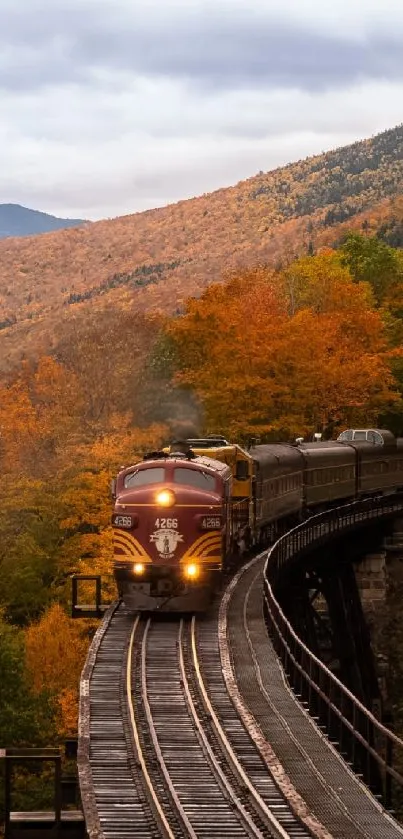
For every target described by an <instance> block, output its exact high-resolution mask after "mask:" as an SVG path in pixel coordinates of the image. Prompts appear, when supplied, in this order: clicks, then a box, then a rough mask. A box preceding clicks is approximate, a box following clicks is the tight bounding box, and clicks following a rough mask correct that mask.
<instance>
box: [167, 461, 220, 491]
mask: <svg viewBox="0 0 403 839" xmlns="http://www.w3.org/2000/svg"><path fill="white" fill-rule="evenodd" d="M174 482H175V484H184V486H190V487H196V488H197V489H207V490H210V491H211V492H214V490H215V485H216V479H215V477H214V475H209V474H208V473H207V472H201V471H200V470H199V469H197V470H196V469H181V468H180V467H178V468H177V469H174Z"/></svg>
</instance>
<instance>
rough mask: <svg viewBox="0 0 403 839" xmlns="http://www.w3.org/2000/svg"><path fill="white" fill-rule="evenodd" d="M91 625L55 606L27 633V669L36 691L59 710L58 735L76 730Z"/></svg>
mask: <svg viewBox="0 0 403 839" xmlns="http://www.w3.org/2000/svg"><path fill="white" fill-rule="evenodd" d="M88 629H89V627H88V623H87V622H86V621H77V620H72V619H71V618H69V617H67V615H66V613H65V612H64V610H63V609H62V608H61V606H59V605H57V604H53V606H51V607H50V608H49V609H48V610H47V612H45V614H44V615H43V616H42V618H41V619H40V620H39V621H38V622H37V623H33V624H31V626H30V627H29V628H28V629H27V630H26V633H25V650H26V666H27V673H28V676H29V681H30V684H31V686H32V690H33V692H34V693H35V694H36V695H37V696H42V697H43V698H46V697H47V698H48V699H49V700H50V701H51V702H53V703H55V704H56V707H57V726H58V732H59V734H60V735H62V736H67V735H69V734H72V733H74V732H75V731H76V728H77V712H78V685H79V679H80V673H81V670H82V667H83V664H84V661H85V656H86V652H87V649H88Z"/></svg>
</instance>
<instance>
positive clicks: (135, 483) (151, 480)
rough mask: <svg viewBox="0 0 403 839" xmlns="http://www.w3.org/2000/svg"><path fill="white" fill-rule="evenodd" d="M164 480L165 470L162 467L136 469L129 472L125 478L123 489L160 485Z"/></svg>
mask: <svg viewBox="0 0 403 839" xmlns="http://www.w3.org/2000/svg"><path fill="white" fill-rule="evenodd" d="M164 480H165V469H164V467H163V466H154V467H153V468H150V469H138V470H137V471H136V472H130V474H129V475H126V477H125V489H128V488H129V487H141V486H145V484H160V483H162V482H163V481H164Z"/></svg>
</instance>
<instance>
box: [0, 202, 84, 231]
mask: <svg viewBox="0 0 403 839" xmlns="http://www.w3.org/2000/svg"><path fill="white" fill-rule="evenodd" d="M85 223H86V222H85V219H82V218H56V216H49V215H48V214H47V213H40V212H39V211H38V210H29V209H28V208H27V207H21V206H20V204H0V239H4V238H5V237H6V236H36V235H37V234H38V233H49V232H50V231H51V230H62V229H63V228H65V227H79V226H80V225H81V224H85Z"/></svg>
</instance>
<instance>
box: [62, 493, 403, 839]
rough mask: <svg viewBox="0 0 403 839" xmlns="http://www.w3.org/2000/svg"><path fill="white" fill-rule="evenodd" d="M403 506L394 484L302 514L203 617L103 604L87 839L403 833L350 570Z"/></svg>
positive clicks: (402, 760) (86, 732)
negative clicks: (391, 490) (378, 493)
mask: <svg viewBox="0 0 403 839" xmlns="http://www.w3.org/2000/svg"><path fill="white" fill-rule="evenodd" d="M402 515H403V493H400V494H395V495H393V496H389V497H381V498H375V499H371V500H365V501H359V502H354V503H352V504H349V505H345V506H343V507H340V508H338V509H337V510H330V511H327V512H324V513H321V514H319V515H316V516H314V517H312V518H310V519H309V520H307V521H306V522H304V523H302V524H300V525H298V527H296V528H294V529H293V530H292V531H289V532H288V533H287V534H285V535H284V536H283V537H281V538H280V539H279V540H278V541H277V542H276V543H275V545H273V547H272V548H271V549H270V550H269V552H268V553H267V552H266V553H265V554H264V555H261V556H259V557H257V558H255V559H254V560H252V561H251V562H250V563H248V564H247V565H246V566H245V567H243V568H241V569H240V570H239V572H238V573H237V574H236V575H235V577H233V579H232V580H231V582H230V583H229V585H228V586H227V588H226V589H225V591H224V594H223V596H222V597H221V599H220V600H219V601H218V602H217V604H216V607H215V608H213V609H212V610H211V613H209V614H208V615H206V616H203V617H201V618H200V617H197V619H195V618H193V619H191V620H190V619H187V618H182V619H181V620H180V619H178V618H177V617H176V618H171V619H167V618H166V616H165V617H164V620H161V619H159V618H158V617H152V618H151V619H149V620H146V619H143V618H139V619H138V620H137V621H136V622H135V623H134V624H133V616H132V615H130V614H129V613H128V612H127V611H126V609H125V608H124V607H123V606H122V605H121V604H114V605H113V606H112V607H110V608H109V610H108V612H107V613H106V615H105V618H104V621H103V622H102V624H101V626H100V627H99V629H98V631H97V633H96V636H95V638H94V641H93V644H92V646H91V649H90V653H89V656H88V659H87V663H86V665H85V668H84V671H83V674H82V679H81V689H80V691H81V695H80V723H79V750H78V764H79V776H80V786H81V794H82V801H83V808H84V813H85V819H86V825H87V831H88V837H89V839H106V837H108V839H109V837H111V839H112V837H116V839H126V837H133V839H134V837H138V836H144V837H150V838H151V837H153V839H156V837H158V836H163V837H169V839H172V837H175V839H176V837H192V839H196V837H201V838H202V837H209V839H216V837H217V839H218V837H222V836H230V837H238V836H239V837H250V836H254V837H259V838H260V837H262V838H263V837H281V839H287V837H288V839H302V837H308V836H310V837H316V839H331V837H334V839H336V837H341V839H353V837H354V839H355V837H357V839H361V837H362V839H364V837H365V838H366V839H368V837H374V839H375V837H376V839H389V837H390V839H392V837H393V838H394V837H403V828H402V827H401V826H400V825H399V824H398V823H397V822H396V821H395V820H394V818H393V817H392V816H391V815H390V812H389V810H390V809H391V807H392V806H393V804H394V802H395V801H396V800H397V798H396V796H398V795H399V793H398V792H396V789H397V790H399V789H400V788H401V787H403V777H402V767H403V743H402V742H401V741H400V740H399V738H397V737H396V736H395V735H394V734H393V733H391V732H390V731H389V730H388V729H387V728H386V727H385V726H384V725H383V724H382V721H381V720H380V719H378V718H377V716H376V714H375V713H374V712H373V706H374V700H375V699H376V697H377V690H378V688H377V678H376V672H375V669H374V663H373V660H372V656H371V648H370V643H369V638H368V631H367V628H366V624H365V619H364V615H363V613H362V608H361V604H360V599H359V593H358V589H357V584H356V577H355V575H354V569H353V563H354V562H356V561H357V559H358V556H359V555H360V552H361V554H362V553H365V552H366V551H370V550H371V546H372V545H373V544H378V543H379V540H380V539H381V538H383V536H384V535H385V529H384V527H385V522H390V521H391V520H393V519H394V518H398V517H402ZM262 592H263V597H262ZM314 595H319V598H318V597H316V598H315V596H314ZM321 598H322V601H326V603H327V616H328V617H330V618H331V622H329V621H328V620H327V619H326V620H324V618H323V615H322V614H321V611H320V609H316V608H315V599H316V600H318V599H321ZM330 624H331V625H330ZM329 626H330V630H329ZM335 627H336V630H335ZM329 631H330V632H331V633H333V636H334V637H333V638H332V639H331V643H329V644H328V648H327V651H328V664H329V666H327V665H326V664H325V663H324V661H322V660H321V658H320V657H319V656H320V655H322V656H323V650H324V649H325V647H326V644H325V645H324V646H323V638H326V634H327V637H328V636H329ZM336 636H337V638H336ZM270 639H271V640H270ZM335 639H336V640H335ZM330 649H331V652H330ZM279 660H281V662H282V665H283V666H281V665H280V663H279ZM283 668H284V669H283ZM284 674H286V678H285V675H284ZM342 680H343V681H342ZM290 686H291V687H290ZM339 752H341V754H342V755H343V757H341V756H340V754H339ZM364 782H365V783H364ZM369 790H371V792H370V791H369Z"/></svg>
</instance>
